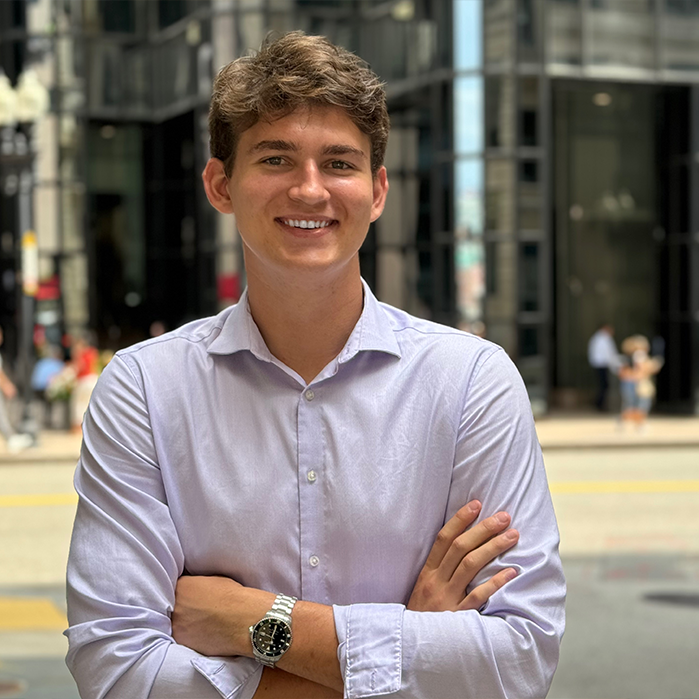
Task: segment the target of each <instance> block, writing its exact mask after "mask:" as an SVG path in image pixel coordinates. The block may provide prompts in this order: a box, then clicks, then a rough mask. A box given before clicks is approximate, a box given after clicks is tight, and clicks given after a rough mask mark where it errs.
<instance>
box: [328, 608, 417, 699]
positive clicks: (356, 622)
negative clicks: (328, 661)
mask: <svg viewBox="0 0 699 699" xmlns="http://www.w3.org/2000/svg"><path fill="white" fill-rule="evenodd" d="M403 612H405V607H404V606H403V605H402V604H352V605H349V606H338V605H334V606H333V614H334V618H335V631H336V632H337V638H338V641H339V645H338V649H337V656H338V659H339V661H340V668H341V670H342V676H343V678H344V682H345V699H361V697H373V696H376V695H378V694H393V693H394V692H398V691H399V690H400V685H401V668H402V660H403V658H402V648H403Z"/></svg>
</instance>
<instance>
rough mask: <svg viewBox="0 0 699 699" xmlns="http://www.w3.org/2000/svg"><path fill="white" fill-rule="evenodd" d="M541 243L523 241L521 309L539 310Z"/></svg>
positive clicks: (521, 255)
mask: <svg viewBox="0 0 699 699" xmlns="http://www.w3.org/2000/svg"><path fill="white" fill-rule="evenodd" d="M539 276H540V275H539V244H538V243H523V244H522V245H521V246H520V251H519V310H520V311H530V312H534V311H539V310H541V309H540V299H539Z"/></svg>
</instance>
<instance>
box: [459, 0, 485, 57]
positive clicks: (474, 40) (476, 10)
mask: <svg viewBox="0 0 699 699" xmlns="http://www.w3.org/2000/svg"><path fill="white" fill-rule="evenodd" d="M453 7H454V10H453V11H454V70H473V69H477V68H479V67H480V65H481V50H482V48H481V26H482V25H481V23H482V21H483V20H482V5H481V3H480V2H471V0H454V6H453Z"/></svg>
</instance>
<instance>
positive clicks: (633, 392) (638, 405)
mask: <svg viewBox="0 0 699 699" xmlns="http://www.w3.org/2000/svg"><path fill="white" fill-rule="evenodd" d="M621 350H622V352H623V353H624V355H626V357H627V358H628V359H627V362H628V363H627V364H626V365H624V366H622V367H621V369H620V370H619V381H620V383H621V424H622V426H623V425H624V423H626V422H629V423H631V424H635V425H636V427H637V429H639V430H642V429H644V427H645V423H646V419H647V417H648V413H649V412H650V409H651V406H652V404H653V398H655V382H654V377H655V375H656V374H657V373H658V372H659V371H660V369H661V368H662V366H663V360H662V358H660V357H651V356H650V355H649V352H650V343H649V342H648V338H646V337H645V336H644V335H632V336H631V337H627V338H626V339H625V340H624V341H623V342H622V343H621Z"/></svg>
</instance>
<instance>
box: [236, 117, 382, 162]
mask: <svg viewBox="0 0 699 699" xmlns="http://www.w3.org/2000/svg"><path fill="white" fill-rule="evenodd" d="M271 140H285V141H289V142H291V143H294V144H296V145H299V146H302V147H309V146H314V145H315V146H318V147H324V146H327V145H336V144H346V145H351V146H354V147H355V148H358V149H360V150H362V151H363V152H365V154H366V155H367V156H368V154H369V150H370V139H369V136H368V135H367V134H365V133H364V132H362V131H361V130H360V129H359V127H358V126H357V125H356V124H355V123H354V122H353V121H352V119H351V118H350V117H349V116H348V114H347V112H346V111H345V110H344V109H342V108H340V107H333V106H325V105H318V106H316V105H314V106H304V107H299V108H298V109H295V110H294V111H293V112H291V113H289V114H285V115H284V116H281V117H278V118H272V119H260V120H259V121H258V122H256V123H255V124H253V126H251V127H250V128H249V129H246V130H245V131H243V133H242V134H241V135H240V141H239V144H238V150H239V151H240V152H242V151H243V150H250V149H254V148H255V145H256V144H257V143H259V142H260V141H271Z"/></svg>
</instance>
